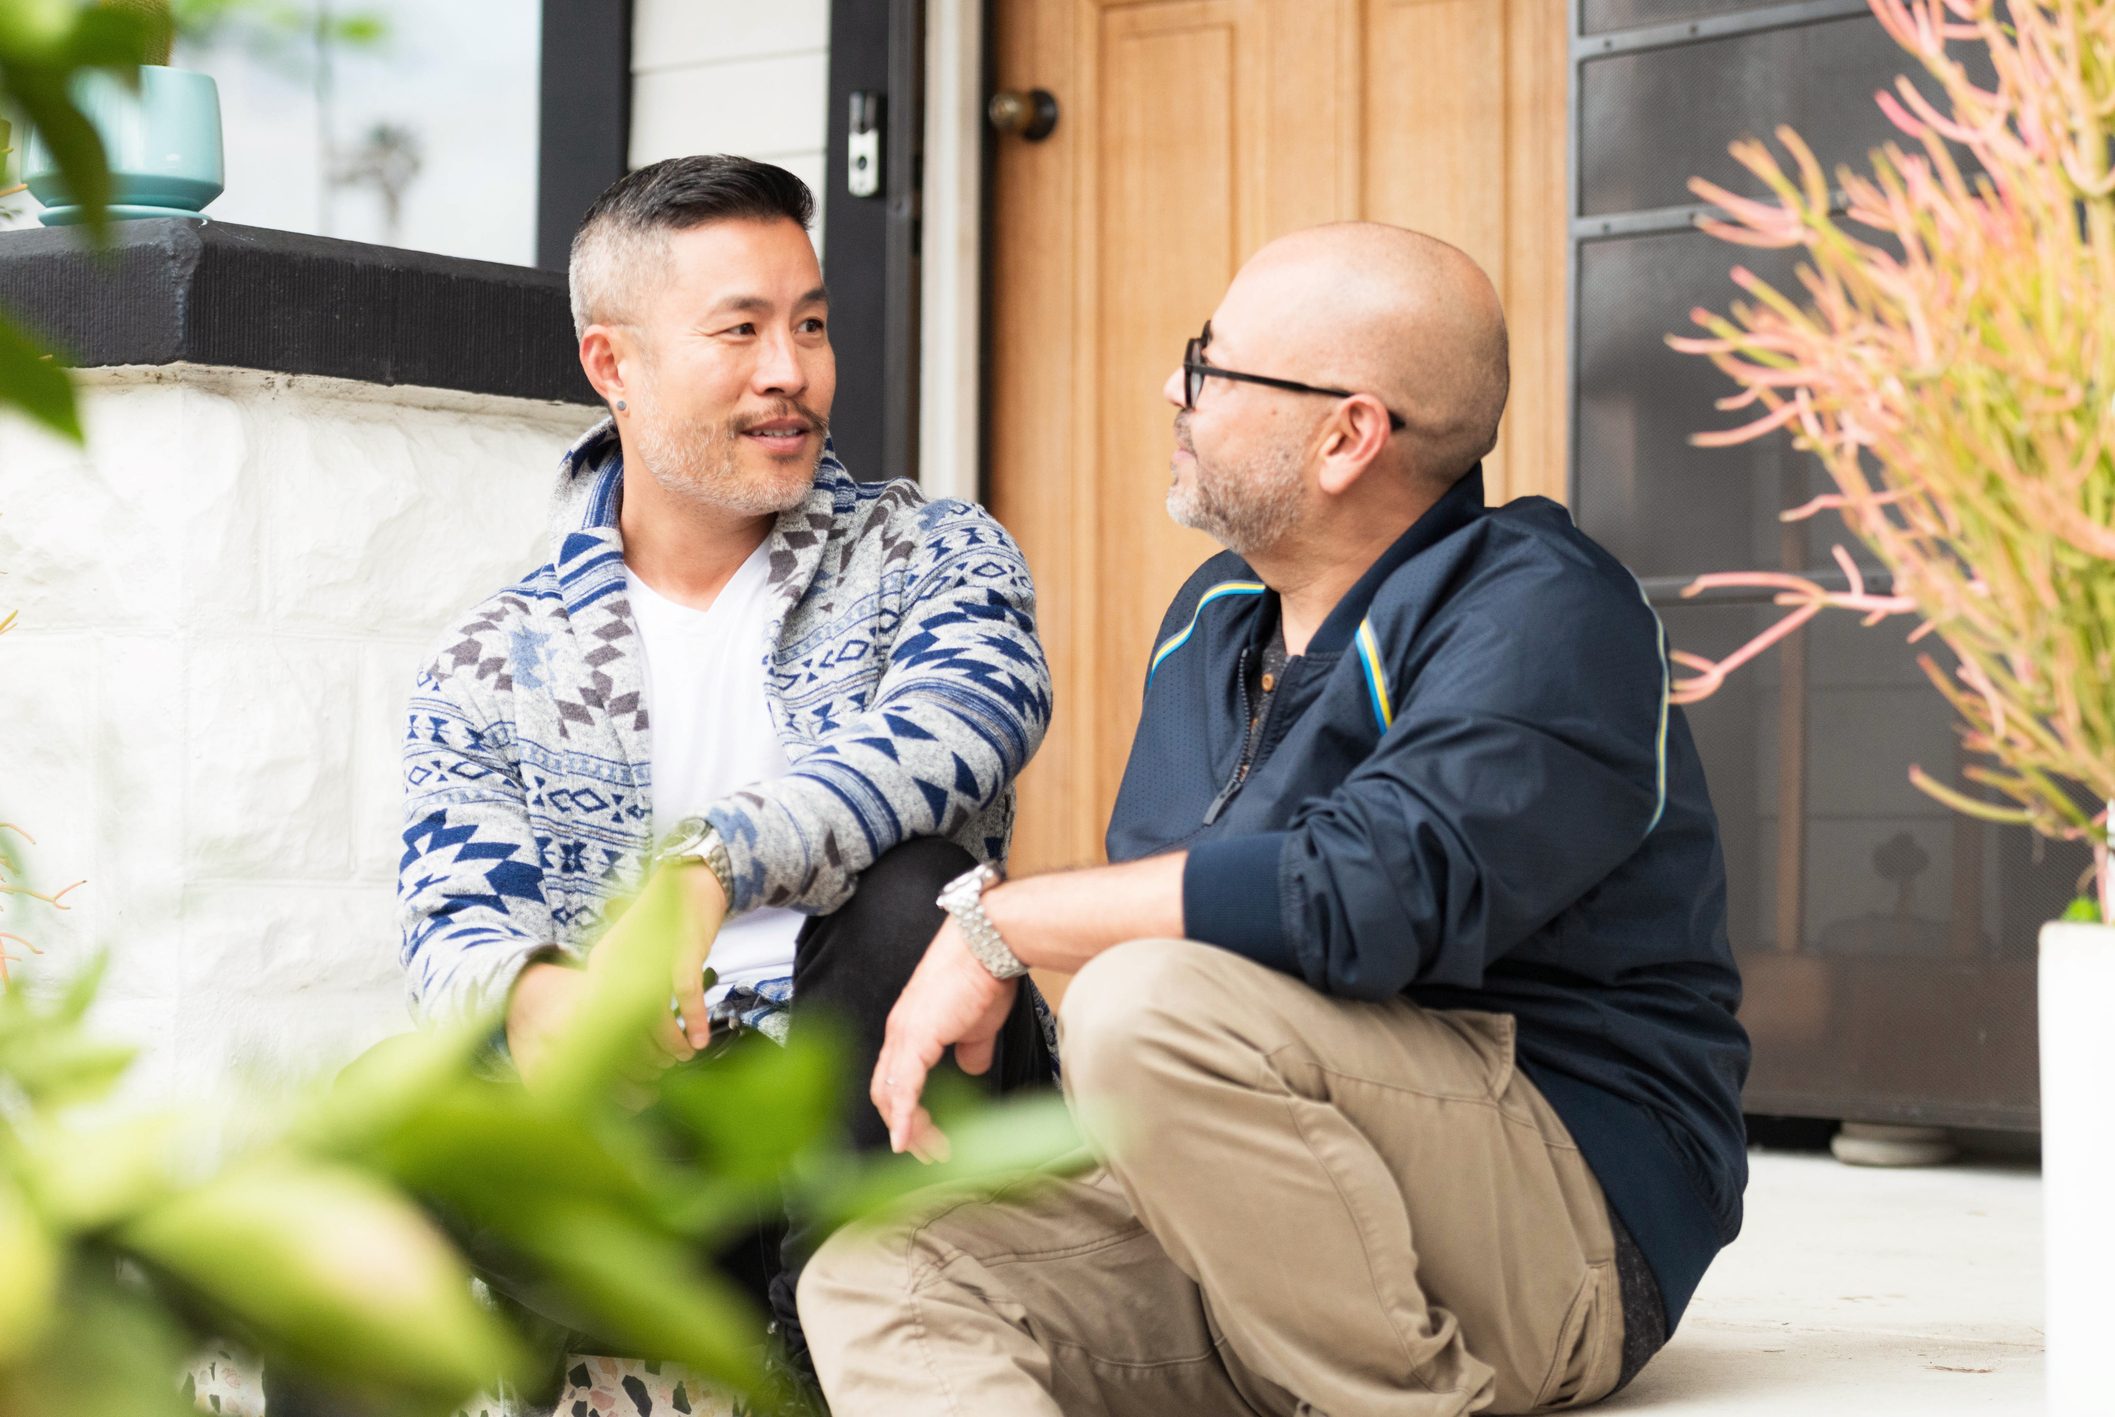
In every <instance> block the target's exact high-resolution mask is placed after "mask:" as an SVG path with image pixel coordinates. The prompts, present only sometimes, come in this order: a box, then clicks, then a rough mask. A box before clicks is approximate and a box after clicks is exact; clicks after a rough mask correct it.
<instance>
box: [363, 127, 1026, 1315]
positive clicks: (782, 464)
mask: <svg viewBox="0 0 2115 1417" xmlns="http://www.w3.org/2000/svg"><path fill="white" fill-rule="evenodd" d="M813 213H814V202H813V198H812V197H811V196H810V194H809V192H808V190H807V188H806V187H805V186H804V185H803V184H802V183H801V182H800V181H799V179H797V178H795V177H794V176H793V175H792V174H790V173H788V172H786V171H784V170H782V169H780V168H777V167H772V166H769V165H767V164H763V163H757V162H751V161H747V160H744V159H738V158H728V157H691V158H681V159H676V160H673V161H669V162H662V163H657V164H655V165H653V166H651V167H648V168H644V169H642V170H641V171H639V172H635V173H633V174H631V175H630V176H628V177H626V178H624V179H623V180H621V181H619V182H618V183H617V184H616V185H614V186H613V187H611V188H610V189H609V191H607V192H606V193H604V194H603V195H602V197H601V198H599V199H598V200H597V201H596V203H595V204H594V206H593V207H592V208H591V209H590V210H589V212H588V213H587V216H586V217H585V218H584V220H583V222H582V224H581V227H580V231H579V233H578V235H577V236H576V237H575V239H574V243H573V249H572V261H571V279H572V300H573V316H574V322H575V325H576V329H577V331H578V334H579V337H580V358H581V363H582V366H583V367H584V368H585V370H586V372H587V376H588V379H589V380H590V382H592V383H593V384H594V386H595V388H596V390H597V392H598V393H600V394H601V395H602V396H603V398H604V399H605V400H606V401H607V402H608V404H609V406H610V409H611V417H610V418H609V419H607V420H605V421H604V422H602V423H601V424H599V425H598V426H596V427H595V428H594V429H593V430H591V431H590V432H589V433H588V434H587V435H586V436H585V437H583V438H582V439H581V440H580V442H579V443H578V444H577V445H575V446H574V447H573V449H572V450H571V451H570V452H568V453H567V454H566V456H565V458H564V460H563V462H562V463H561V466H560V470H559V478H558V488H557V495H556V499H555V506H554V514H553V518H552V530H551V559H550V560H549V561H548V562H546V563H545V564H543V565H541V566H539V567H537V568H536V569H535V570H533V571H531V572H530V573H529V574H528V575H527V576H526V577H524V578H523V579H522V580H520V581H519V582H517V583H516V584H514V585H513V586H510V587H508V588H507V589H505V590H502V591H500V592H499V593H497V594H496V595H493V596H492V597H491V598H489V599H487V600H486V601H484V602H483V603H482V604H480V605H478V606H477V607H475V608H474V609H473V610H471V611H470V613H469V614H468V615H467V616H466V617H464V618H463V619H462V620H461V621H459V622H458V623H457V625H456V626H455V628H453V629H452V630H450V631H449V632H448V634H447V635H446V636H444V637H443V639H442V642H441V645H440V648H439V651H438V653H437V654H436V656H435V657H434V659H433V661H432V663H431V664H430V665H429V666H428V667H427V668H426V669H425V670H424V671H423V672H422V673H421V674H420V675H419V676H418V681H417V684H416V687H415V689H414V690H413V694H412V699H411V705H410V723H409V727H408V730H407V732H406V734H405V739H404V781H405V829H404V846H405V850H404V856H403V860H402V863H401V866H400V868H399V873H398V900H399V906H400V918H401V923H402V926H403V964H404V968H405V970H406V971H407V972H408V974H409V976H410V981H411V988H412V992H413V995H414V998H415V1000H416V1003H417V1005H418V1007H419V1009H420V1011H421V1012H422V1013H423V1014H425V1015H426V1016H429V1017H459V1016H463V1015H465V1014H469V1013H473V1012H476V1011H480V1010H494V1011H499V1010H502V1009H503V1010H504V1018H505V1025H506V1027H505V1036H506V1043H507V1045H508V1048H509V1050H510V1051H511V1053H512V1055H513V1058H514V1060H515V1062H516V1063H517V1064H518V1065H519V1067H520V1068H521V1070H522V1073H523V1075H524V1076H525V1078H526V1079H527V1080H528V1081H529V1082H530V1084H531V1085H532V1086H533V1085H534V1082H535V1075H536V1071H537V1068H538V1066H539V1064H540V1063H541V1062H542V1061H543V1058H544V1053H545V1048H546V1046H547V1040H548V1039H549V1038H550V1037H551V1035H552V1033H553V1031H554V1029H556V1028H557V1026H558V1025H559V1024H560V1023H561V1022H562V1021H563V1020H564V1019H565V1018H566V1017H567V1016H568V1015H569V1013H570V1012H571V1010H572V1009H573V1008H574V1007H575V1006H576V1004H577V1001H578V999H579V997H580V994H581V988H582V985H583V982H584V980H585V978H586V974H585V969H584V967H583V966H584V965H585V964H586V962H587V960H588V949H589V946H591V945H592V944H593V943H594V942H595V941H596V939H597V937H598V936H599V935H600V934H602V933H603V931H604V927H605V925H607V924H609V913H610V909H611V907H612V905H613V904H614V903H617V902H621V901H622V900H624V899H625V898H627V897H629V896H630V895H632V894H633V893H634V892H636V890H637V889H638V888H639V887H640V886H641V884H642V883H643V882H644V880H645V879H646V877H647V876H648V874H649V873H650V872H652V871H655V870H660V871H665V872H671V873H674V874H675V876H676V877H677V879H678V880H679V881H680V883H681V885H682V888H683V889H684V891H685V893H686V894H687V895H688V896H689V898H690V899H691V901H692V904H693V907H694V916H695V918H696V920H697V922H698V924H699V930H698V932H697V936H696V938H695V940H693V941H691V942H690V945H691V948H690V949H689V950H688V951H687V953H686V957H685V959H684V960H683V962H682V963H681V964H680V965H679V967H678V970H677V976H676V978H675V980H674V981H673V992H674V994H675V996H676V999H677V1001H678V1005H679V1008H680V1018H675V1017H672V1018H671V1019H670V1020H669V1021H668V1023H667V1025H666V1027H665V1029H664V1032H663V1035H662V1037H661V1038H660V1044H661V1049H660V1052H661V1060H662V1061H663V1062H664V1063H674V1062H679V1061H687V1060H689V1059H691V1058H692V1057H694V1056H696V1055H697V1053H698V1052H699V1050H701V1049H703V1048H705V1047H707V1046H708V1044H709V1043H712V1042H713V1041H714V1040H715V1037H717V1039H718V1042H719V1044H721V1045H724V1044H725V1043H726V1042H727V1040H728V1039H729V1038H730V1037H732V1036H734V1035H738V1034H744V1033H748V1034H761V1035H766V1036H769V1037H771V1038H774V1039H782V1038H783V1037H784V1034H785V1030H786V1027H787V1024H788V1022H789V1017H790V1016H791V1015H805V1014H806V1012H807V1011H808V1010H811V1009H812V1010H814V1011H815V1013H816V1014H817V1015H821V1014H824V1013H827V1014H828V1015H830V1016H831V1017H832V1019H833V1022H834V1023H835V1024H836V1025H837V1026H838V1027H839V1029H840V1030H841V1031H842V1032H843V1033H844V1034H845V1035H846V1036H847V1038H848V1041H849V1042H850V1044H851V1046H852V1050H853V1051H852V1057H851V1059H850V1062H851V1070H850V1071H849V1072H848V1073H847V1075H846V1078H845V1086H846V1092H847V1095H848V1097H854V1098H856V1097H858V1096H859V1095H860V1094H861V1092H862V1091H863V1085H864V1081H865V1079H866V1076H867V1073H868V1072H869V1071H870V1070H871V1069H872V1067H873V1064H874V1060H875V1058H876V1057H877V1055H878V1053H879V1050H880V1047H881V1038H882V1031H883V1025H884V1021H885V1018H886V1014H887V1011H888V1008H889V1006H890V1004H891V1003H892V1002H893V1001H894V999H895V998H896V996H897V994H898V993H899V992H900V991H901V990H902V988H903V986H904V984H905V982H906V981H907V980H908V978H909V977H910V973H911V971H912V969H913V968H914V967H915V966H916V964H917V962H918V959H919V956H920V954H921V953H922V951H923V949H924V946H925V944H926V943H927V942H928V941H929V940H930V939H931V938H932V935H933V932H934V931H935V930H936V929H937V928H938V925H939V921H940V918H941V914H940V909H939V907H938V906H937V905H936V904H935V900H936V897H937V896H938V895H939V893H940V892H941V890H942V888H943V887H945V886H946V885H947V884H948V882H949V881H950V880H951V879H953V878H955V877H957V876H959V875H961V874H963V873H965V872H968V871H971V870H972V869H973V868H975V867H977V866H979V865H980V864H982V863H987V862H996V861H998V860H1000V859H1001V858H1003V856H1004V854H1005V851H1006V845H1007V838H1008V833H1009V830H1010V827H1011V823H1012V810H1013V787H1012V784H1013V780H1014V778H1015V776H1016V775H1017V774H1018V773H1019V772H1020V771H1021V769H1022V767H1023V766H1025V765H1026V763H1027V762H1028V759H1029V757H1030V755H1032V754H1033V753H1034V752H1035V750H1036V747H1037V746H1038V744H1039V743H1040V742H1041V740H1042V737H1043V732H1044V729H1045V726H1046V725H1047V723H1048V721H1049V716H1050V678H1049V670H1048V666H1047V665H1046V663H1045V660H1044V657H1043V652H1042V648H1041V646H1040V645H1039V643H1038V642H1037V639H1036V633H1035V620H1034V590H1033V586H1032V585H1031V583H1030V580H1029V575H1028V570H1027V567H1026V565H1025V563H1024V562H1023V561H1022V558H1021V555H1020V552H1019V551H1018V549H1017V548H1016V547H1015V546H1014V544H1013V541H1012V540H1011V539H1010V538H1009V537H1008V536H1007V534H1006V533H1005V531H1004V530H1002V529H1001V528H1000V527H999V525H998V524H997V523H996V522H994V521H993V520H992V519H991V518H990V517H989V516H987V515H986V514H985V513H984V512H983V511H981V510H980V509H978V508H976V507H973V506H969V505H967V504H964V503H962V502H956V501H927V500H926V499H925V498H924V497H923V496H922V495H921V494H920V493H919V491H918V488H917V487H916V485H915V484H913V483H910V482H905V481H896V482H883V483H871V482H867V483H863V482H857V481H854V480H853V479H852V477H851V476H850V475H849V474H848V473H847V472H846V471H845V469H844V467H843V465H842V464H841V463H839V461H838V460H837V458H836V456H835V455H834V454H833V452H832V450H831V448H830V445H829V442H828V439H827V429H828V417H829V412H830V405H831V400H832V396H833V394H834V392H835V387H836V364H835V357H834V355H833V354H832V351H831V347H830V339H829V326H828V317H829V298H828V294H827V292H826V291H825V290H824V288H823V283H822V276H821V272H820V269H819V267H818V266H817V263H816V257H815V250H814V247H813V245H812V243H811V242H810V240H809V237H808V233H807V227H808V224H809V222H810V221H811V220H812V217H813ZM723 922H724V923H723ZM609 928H610V930H611V931H612V932H615V931H621V930H623V929H624V928H625V924H624V921H623V919H622V918H621V917H620V918H619V919H618V920H617V921H616V923H615V924H614V925H610V927H609ZM708 948H709V949H710V953H711V965H712V971H711V976H710V977H708V976H707V974H706V973H705V971H704V969H703V966H704V963H705V957H706V952H707V950H708ZM789 1010H790V1015H789ZM1037 1012H1038V1011H1037V1005H1036V1002H1035V1001H1034V1000H1033V999H1027V998H1024V1000H1023V1002H1022V1004H1021V1006H1020V1008H1019V1009H1018V1010H1016V1013H1015V1017H1014V1020H1013V1022H1012V1024H1011V1025H1010V1026H1009V1028H1008V1029H1007V1030H1006V1034H1005V1038H1004V1040H1003V1042H1002V1044H1001V1048H1000V1053H1001V1060H1000V1065H999V1067H998V1069H997V1070H996V1071H997V1072H998V1074H999V1085H1000V1086H1001V1087H1002V1088H1005V1087H1011V1086H1014V1085H1017V1084H1022V1083H1026V1082H1030V1081H1034V1080H1037V1079H1043V1080H1047V1079H1048V1077H1049V1075H1050V1058H1049V1053H1048V1051H1047V1044H1046V1041H1045V1038H1044V1036H1043V1032H1042V1029H1041V1026H1040V1024H1039V1021H1038V1016H1037ZM848 1115H850V1116H852V1117H853V1118H854V1120H853V1122H852V1123H851V1126H852V1131H853V1140H854V1142H855V1144H860V1145H865V1146H869V1147H880V1146H883V1145H885V1144H886V1142H887V1135H886V1130H885V1128H883V1127H882V1126H881V1125H880V1123H879V1119H878V1118H875V1117H874V1116H873V1114H872V1113H871V1112H870V1111H868V1110H867V1109H865V1108H856V1109H850V1110H848ZM799 1230H800V1227H799V1226H798V1225H795V1226H794V1231H795V1233H794V1234H792V1235H790V1236H789V1237H788V1238H787V1240H786V1254H785V1255H784V1257H783V1259H782V1260H781V1261H780V1262H778V1263H774V1262H773V1260H772V1258H771V1257H768V1256H767V1257H766V1258H765V1259H764V1261H763V1264H762V1268H763V1270H764V1271H765V1273H763V1274H760V1275H758V1276H756V1278H757V1279H758V1280H759V1282H765V1283H767V1284H768V1288H769V1290H770V1291H771V1298H772V1303H773V1308H774V1310H775V1313H776V1316H777V1319H778V1321H779V1323H780V1324H781V1326H782V1331H783V1332H785V1333H786V1336H787V1338H788V1342H789V1345H791V1346H794V1347H795V1348H796V1349H797V1346H798V1329H797V1326H794V1325H793V1324H792V1320H793V1280H794V1278H795V1277H796V1275H797V1269H798V1262H799V1258H800V1256H801V1254H803V1253H805V1250H806V1249H807V1248H808V1245H807V1237H804V1236H802V1235H800V1234H799V1233H798V1232H799Z"/></svg>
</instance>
